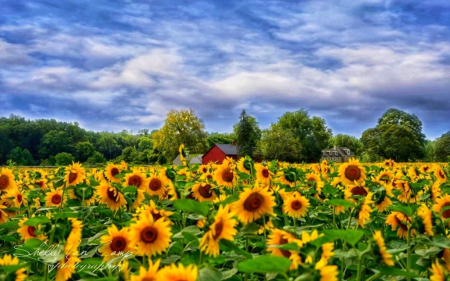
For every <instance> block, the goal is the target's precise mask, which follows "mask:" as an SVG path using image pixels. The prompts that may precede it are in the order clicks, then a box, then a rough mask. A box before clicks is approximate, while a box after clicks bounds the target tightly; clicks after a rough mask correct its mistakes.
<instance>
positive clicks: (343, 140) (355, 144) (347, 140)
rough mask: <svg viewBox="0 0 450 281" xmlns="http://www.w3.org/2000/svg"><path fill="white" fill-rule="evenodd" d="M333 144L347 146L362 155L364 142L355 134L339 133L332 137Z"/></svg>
mask: <svg viewBox="0 0 450 281" xmlns="http://www.w3.org/2000/svg"><path fill="white" fill-rule="evenodd" d="M332 144H333V146H337V147H346V148H348V149H350V151H351V152H353V153H354V154H355V155H360V153H361V148H362V143H361V141H360V140H358V139H357V138H355V137H354V136H350V135H345V134H337V135H336V136H334V137H333V138H332Z"/></svg>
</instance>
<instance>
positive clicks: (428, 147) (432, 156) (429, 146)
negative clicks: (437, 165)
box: [423, 140, 450, 162]
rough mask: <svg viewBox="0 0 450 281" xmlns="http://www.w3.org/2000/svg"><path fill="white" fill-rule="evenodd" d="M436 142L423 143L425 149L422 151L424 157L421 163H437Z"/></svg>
mask: <svg viewBox="0 0 450 281" xmlns="http://www.w3.org/2000/svg"><path fill="white" fill-rule="evenodd" d="M436 142H437V141H430V140H427V141H426V142H425V149H424V153H425V156H424V158H423V161H425V162H436V161H437V158H436ZM449 152H450V151H449Z"/></svg>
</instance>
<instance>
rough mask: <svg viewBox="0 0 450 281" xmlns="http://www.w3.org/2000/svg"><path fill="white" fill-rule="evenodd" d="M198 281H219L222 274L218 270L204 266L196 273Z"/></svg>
mask: <svg viewBox="0 0 450 281" xmlns="http://www.w3.org/2000/svg"><path fill="white" fill-rule="evenodd" d="M197 280H198V281H220V280H222V272H220V271H219V270H218V269H216V268H214V267H211V266H206V267H204V268H202V269H200V271H199V272H198V279H197Z"/></svg>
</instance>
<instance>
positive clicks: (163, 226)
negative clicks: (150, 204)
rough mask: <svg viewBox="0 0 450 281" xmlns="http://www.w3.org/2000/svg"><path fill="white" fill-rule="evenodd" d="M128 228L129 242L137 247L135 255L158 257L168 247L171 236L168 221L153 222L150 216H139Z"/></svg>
mask: <svg viewBox="0 0 450 281" xmlns="http://www.w3.org/2000/svg"><path fill="white" fill-rule="evenodd" d="M130 228H131V241H132V243H133V244H135V245H136V246H137V247H136V254H137V255H141V256H144V255H146V256H148V257H150V256H154V255H159V254H161V253H163V252H165V251H166V250H167V248H168V247H169V244H170V241H171V239H170V237H171V236H172V233H171V231H170V222H169V221H165V220H163V219H159V220H157V221H154V220H153V217H152V216H150V215H148V216H140V217H139V220H138V221H137V222H136V223H135V224H132V225H131V227H130Z"/></svg>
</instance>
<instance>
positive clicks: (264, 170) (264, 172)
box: [262, 168, 269, 178]
mask: <svg viewBox="0 0 450 281" xmlns="http://www.w3.org/2000/svg"><path fill="white" fill-rule="evenodd" d="M262 175H263V177H265V178H268V177H269V170H268V169H266V168H264V169H263V170H262Z"/></svg>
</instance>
